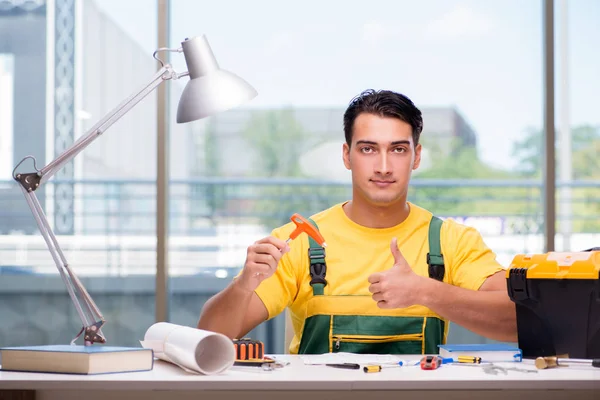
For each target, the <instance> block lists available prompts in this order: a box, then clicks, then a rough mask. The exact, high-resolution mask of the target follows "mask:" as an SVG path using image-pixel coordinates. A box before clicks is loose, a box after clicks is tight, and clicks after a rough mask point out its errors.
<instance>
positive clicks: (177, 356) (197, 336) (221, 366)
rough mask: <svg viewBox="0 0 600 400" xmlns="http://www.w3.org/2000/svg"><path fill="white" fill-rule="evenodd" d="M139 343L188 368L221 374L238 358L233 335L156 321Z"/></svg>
mask: <svg viewBox="0 0 600 400" xmlns="http://www.w3.org/2000/svg"><path fill="white" fill-rule="evenodd" d="M140 343H141V345H142V347H144V348H150V349H152V350H153V351H154V356H155V357H157V358H159V359H161V360H164V361H167V362H170V363H172V364H175V365H177V366H179V367H181V368H182V369H184V370H185V371H188V372H194V373H201V374H204V375H214V374H220V373H222V372H224V371H226V370H227V369H229V368H230V367H231V366H233V363H234V362H235V349H234V346H233V342H232V341H231V339H229V338H228V337H227V336H225V335H222V334H220V333H216V332H211V331H205V330H201V329H195V328H190V327H188V326H183V325H177V324H171V323H168V322H157V323H156V324H154V325H152V326H151V327H150V328H148V330H147V331H146V335H145V336H144V340H141V341H140Z"/></svg>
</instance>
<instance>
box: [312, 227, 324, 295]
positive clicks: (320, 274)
mask: <svg viewBox="0 0 600 400" xmlns="http://www.w3.org/2000/svg"><path fill="white" fill-rule="evenodd" d="M308 220H309V221H310V223H311V224H313V225H314V226H315V228H317V230H318V229H319V227H318V225H317V224H316V223H315V221H313V220H312V219H311V218H308ZM308 246H309V247H308V260H309V261H310V266H309V271H310V277H311V280H310V285H311V286H312V288H313V295H314V296H319V295H321V296H322V295H323V293H324V288H325V285H327V281H326V280H325V273H326V272H327V265H326V264H325V248H323V246H321V245H319V244H318V243H317V242H316V241H315V240H314V239H313V238H312V237H310V236H308Z"/></svg>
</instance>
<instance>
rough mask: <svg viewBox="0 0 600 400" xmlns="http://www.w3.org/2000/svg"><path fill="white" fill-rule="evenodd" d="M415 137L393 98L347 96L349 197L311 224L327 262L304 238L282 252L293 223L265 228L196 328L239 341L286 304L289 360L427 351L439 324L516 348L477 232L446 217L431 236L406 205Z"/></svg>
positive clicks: (402, 103)
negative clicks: (296, 355)
mask: <svg viewBox="0 0 600 400" xmlns="http://www.w3.org/2000/svg"><path fill="white" fill-rule="evenodd" d="M422 129H423V121H422V117H421V112H420V111H419V109H418V108H417V107H415V105H414V104H413V103H412V101H411V100H410V99H408V98H407V97H406V96H404V95H402V94H398V93H394V92H391V91H373V90H368V91H365V92H363V93H361V94H360V95H359V96H357V97H356V98H354V99H353V100H352V101H351V103H350V105H349V106H348V108H347V110H346V112H345V114H344V132H345V138H346V142H345V143H344V144H343V147H342V151H343V162H344V165H345V167H346V168H347V169H349V170H350V171H351V172H352V200H350V201H347V202H344V203H342V204H337V205H335V206H333V207H331V208H329V209H327V210H325V211H322V212H320V213H318V214H316V215H313V216H312V221H313V222H314V223H315V224H316V226H317V227H318V229H319V231H320V232H321V234H322V235H323V237H324V238H325V241H326V244H327V247H326V251H327V253H326V254H325V255H324V251H323V250H322V249H319V248H315V247H314V246H315V243H312V247H313V249H311V250H310V251H311V255H312V257H309V245H310V244H311V243H310V242H309V239H308V238H307V235H301V236H299V237H298V238H297V239H295V240H294V241H293V242H291V243H290V244H289V245H288V244H287V243H286V242H285V239H287V238H288V237H289V234H290V233H291V232H292V230H293V229H294V228H295V226H294V224H292V223H289V224H286V225H284V226H282V227H279V228H277V229H275V230H273V232H272V235H271V236H269V237H266V238H264V239H261V240H259V241H257V242H256V243H254V244H252V245H251V246H250V247H248V252H247V258H246V262H245V264H244V268H243V270H242V272H241V273H240V274H239V275H238V276H237V277H236V278H235V279H234V280H233V281H232V282H231V284H230V285H229V286H228V287H227V288H226V289H224V290H223V291H222V292H220V293H218V294H217V295H215V296H214V297H212V298H211V299H209V300H208V301H207V302H206V304H205V305H204V308H203V310H202V313H201V316H200V320H199V322H198V328H199V329H205V330H211V331H217V332H221V333H223V334H225V335H227V336H229V337H231V338H239V337H242V336H244V335H245V334H246V333H247V332H249V331H250V330H252V329H253V328H254V327H256V326H257V325H258V324H260V323H262V322H263V321H265V320H267V319H270V318H273V317H275V316H276V315H278V314H279V313H281V312H282V311H284V310H285V309H286V307H289V309H290V315H291V317H292V323H293V326H294V331H295V335H294V339H293V340H292V343H291V345H290V349H289V350H290V352H291V353H324V352H331V351H346V352H357V353H358V352H362V353H411V354H415V353H429V354H430V353H437V345H438V344H441V343H444V342H445V339H446V335H447V331H448V321H453V322H455V323H457V324H459V325H461V326H463V327H466V328H467V329H470V330H472V331H474V332H476V333H479V334H481V335H484V336H486V337H488V338H492V339H496V340H500V341H512V342H515V341H517V333H516V332H517V329H516V314H515V307H514V304H513V303H512V302H511V300H510V298H509V297H508V293H507V289H506V280H505V271H504V269H503V267H502V266H501V265H499V264H498V263H497V262H496V259H495V255H494V254H493V253H492V252H491V251H490V249H489V248H488V247H487V246H486V245H485V244H484V242H483V240H482V238H481V236H480V234H479V233H478V232H477V231H476V230H475V229H473V228H470V227H466V226H463V225H460V224H458V223H456V222H454V221H453V220H445V221H443V223H442V224H441V228H440V227H439V225H435V223H434V220H435V219H436V218H432V213H430V212H429V211H427V210H425V209H423V208H421V207H419V206H417V205H415V204H412V203H410V202H408V201H407V192H408V186H409V181H410V177H411V174H412V171H413V170H416V169H417V168H418V167H419V163H420V161H421V144H419V137H420V134H421V131H422ZM438 222H440V223H441V220H439V219H438ZM436 243H440V246H441V249H440V250H441V253H442V254H439V257H435V256H436V255H437V254H434V253H435V252H436V251H434V248H435V244H436ZM430 252H431V253H432V255H431V259H430V257H429V253H430ZM433 259H435V260H438V261H440V260H442V263H443V264H444V267H443V269H442V270H441V273H442V275H441V276H437V277H436V274H435V273H433V275H432V273H430V269H431V267H430V265H429V264H436V262H433V261H432V260H433ZM311 260H312V264H313V265H311ZM315 260H317V261H315ZM314 264H316V265H314ZM437 264H440V262H437ZM322 267H325V268H326V271H325V272H324V273H323V272H321V273H320V274H319V272H320V271H319V269H320V268H322ZM435 268H437V267H434V271H435ZM437 271H438V272H439V271H440V270H439V269H438V270H437ZM442 280H443V281H442Z"/></svg>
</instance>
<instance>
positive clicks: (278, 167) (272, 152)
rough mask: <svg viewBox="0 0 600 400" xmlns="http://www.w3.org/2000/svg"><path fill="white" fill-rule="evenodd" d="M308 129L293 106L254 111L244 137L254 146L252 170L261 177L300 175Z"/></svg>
mask: <svg viewBox="0 0 600 400" xmlns="http://www.w3.org/2000/svg"><path fill="white" fill-rule="evenodd" d="M304 136H305V133H304V129H303V128H302V125H301V124H300V122H298V120H296V118H295V117H294V110H293V109H292V108H286V109H281V110H268V111H257V112H254V113H253V115H252V117H251V119H250V122H249V123H248V125H247V127H246V128H245V129H244V131H243V137H244V139H246V141H247V142H248V143H249V144H250V146H251V147H252V148H253V149H254V151H255V154H256V158H255V159H254V161H255V164H254V168H253V174H254V175H255V176H261V177H275V176H279V177H294V176H301V172H300V164H299V161H300V156H301V154H302V152H303V150H304V149H303V148H302V142H303V139H304Z"/></svg>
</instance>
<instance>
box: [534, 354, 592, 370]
mask: <svg viewBox="0 0 600 400" xmlns="http://www.w3.org/2000/svg"><path fill="white" fill-rule="evenodd" d="M569 365H591V366H592V367H596V368H600V358H594V359H584V358H562V357H538V358H536V359H535V366H536V368H537V369H546V368H555V367H562V366H565V367H567V366H569Z"/></svg>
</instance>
